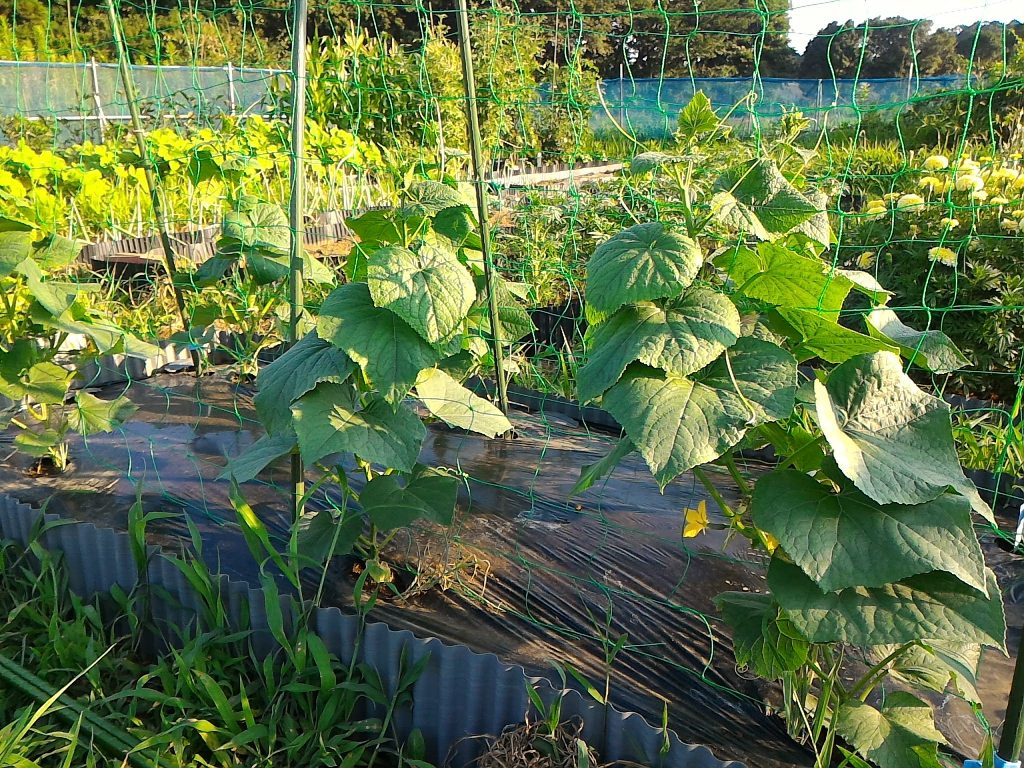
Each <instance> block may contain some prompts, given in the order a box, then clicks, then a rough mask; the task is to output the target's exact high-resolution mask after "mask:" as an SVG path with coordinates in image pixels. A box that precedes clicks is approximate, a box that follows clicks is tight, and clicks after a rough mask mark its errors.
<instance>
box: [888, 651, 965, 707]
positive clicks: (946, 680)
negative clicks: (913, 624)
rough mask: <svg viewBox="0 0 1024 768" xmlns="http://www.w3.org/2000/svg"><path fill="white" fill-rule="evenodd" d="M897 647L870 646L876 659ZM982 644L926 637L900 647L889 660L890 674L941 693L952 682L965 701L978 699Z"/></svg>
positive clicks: (919, 686) (890, 652)
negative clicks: (913, 643)
mask: <svg viewBox="0 0 1024 768" xmlns="http://www.w3.org/2000/svg"><path fill="white" fill-rule="evenodd" d="M897 650H900V646H896V645H879V646H876V647H875V648H873V649H872V653H871V656H872V658H873V659H875V661H882V660H883V659H885V658H888V657H889V656H890V654H893V653H895V652H896V651H897ZM980 663H981V646H980V645H978V644H977V643H950V642H937V641H934V640H929V641H927V642H925V643H922V644H919V645H913V646H911V647H910V648H903V649H902V650H900V654H899V655H898V656H897V657H896V658H895V659H894V660H893V661H892V665H891V666H890V668H889V672H890V674H892V675H893V676H894V677H896V678H898V679H900V680H904V681H906V682H908V683H910V684H911V685H914V686H917V687H918V688H926V689H928V690H930V691H936V692H937V693H944V692H945V691H946V689H947V688H948V687H949V686H950V684H952V685H953V687H954V688H955V689H956V691H957V692H958V693H959V694H960V695H961V696H963V697H964V698H965V699H967V701H970V702H974V703H977V704H980V703H981V697H980V696H979V695H978V690H977V682H978V665H979V664H980Z"/></svg>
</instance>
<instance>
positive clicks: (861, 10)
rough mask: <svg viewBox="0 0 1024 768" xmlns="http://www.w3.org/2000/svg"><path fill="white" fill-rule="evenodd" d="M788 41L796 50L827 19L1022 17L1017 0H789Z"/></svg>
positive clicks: (954, 22) (943, 22) (938, 22)
mask: <svg viewBox="0 0 1024 768" xmlns="http://www.w3.org/2000/svg"><path fill="white" fill-rule="evenodd" d="M790 8H791V10H790V12H789V26H790V35H789V41H790V44H791V45H792V46H793V47H794V48H795V49H796V50H797V51H799V52H800V53H803V50H804V48H806V47H807V43H808V41H809V40H810V39H811V38H812V37H814V34H815V33H816V32H817V31H818V30H819V29H821V28H822V27H824V26H825V25H826V24H828V23H829V22H830V21H840V22H842V21H846V20H847V19H853V20H854V21H855V22H858V23H859V22H862V21H866V20H867V19H871V18H874V17H876V16H905V17H906V18H908V19H914V18H920V19H931V20H932V21H933V22H934V23H935V27H954V26H958V25H960V24H973V23H974V22H976V21H1013V20H1014V19H1024V3H1022V2H1021V0H791V2H790Z"/></svg>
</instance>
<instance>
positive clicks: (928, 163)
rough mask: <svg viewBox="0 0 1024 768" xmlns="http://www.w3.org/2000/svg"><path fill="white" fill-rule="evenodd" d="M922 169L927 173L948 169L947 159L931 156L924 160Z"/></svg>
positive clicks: (943, 156)
mask: <svg viewBox="0 0 1024 768" xmlns="http://www.w3.org/2000/svg"><path fill="white" fill-rule="evenodd" d="M924 167H925V169H926V170H929V171H941V170H942V169H943V168H949V158H948V157H946V156H945V155H932V156H931V157H928V158H925V161H924Z"/></svg>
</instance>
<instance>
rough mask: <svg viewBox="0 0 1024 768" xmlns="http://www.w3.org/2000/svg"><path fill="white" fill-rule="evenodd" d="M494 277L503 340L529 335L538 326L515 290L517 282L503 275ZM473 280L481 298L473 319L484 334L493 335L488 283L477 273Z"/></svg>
mask: <svg viewBox="0 0 1024 768" xmlns="http://www.w3.org/2000/svg"><path fill="white" fill-rule="evenodd" d="M493 277H494V289H495V290H494V295H495V298H497V300H498V329H499V331H500V332H501V340H502V342H503V343H505V344H509V343H513V342H516V341H518V340H519V339H522V338H524V337H525V336H529V335H530V334H531V333H533V332H534V331H535V330H537V328H536V326H534V324H533V320H532V319H531V318H530V313H529V312H527V311H526V310H525V309H524V308H523V307H522V305H521V304H520V303H519V297H518V296H517V294H516V290H515V288H516V285H517V284H516V283H512V282H509V281H508V280H506V279H505V278H503V277H501V275H494V276H493ZM473 281H474V283H475V284H476V289H477V296H478V297H480V298H479V300H478V304H479V306H478V307H477V308H476V309H474V310H473V312H472V315H471V320H473V321H474V322H475V324H476V326H477V328H478V329H479V331H480V332H481V333H482V334H483V335H485V336H488V337H489V336H490V335H491V315H490V308H489V307H488V304H487V301H486V300H485V298H484V297H486V295H487V283H486V281H485V280H484V277H483V275H477V276H476V277H474V278H473Z"/></svg>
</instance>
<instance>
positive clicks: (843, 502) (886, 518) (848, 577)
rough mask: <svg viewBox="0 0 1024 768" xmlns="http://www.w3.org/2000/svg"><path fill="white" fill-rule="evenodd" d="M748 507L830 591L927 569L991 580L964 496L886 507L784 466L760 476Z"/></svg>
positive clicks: (975, 581)
mask: <svg viewBox="0 0 1024 768" xmlns="http://www.w3.org/2000/svg"><path fill="white" fill-rule="evenodd" d="M750 511H751V514H752V515H753V518H754V523H755V524H756V525H757V526H758V527H759V528H762V529H764V530H766V531H768V532H769V533H771V534H772V535H773V536H774V537H775V538H776V539H778V540H779V543H780V544H781V545H782V548H783V549H784V550H785V551H786V554H787V555H789V556H790V557H791V558H792V559H793V561H794V562H795V563H796V564H797V565H799V566H800V567H801V568H802V569H803V571H804V572H805V573H806V574H807V575H808V576H810V577H811V578H812V579H814V581H815V582H817V584H818V586H819V587H821V589H823V590H825V591H826V592H834V591H836V590H839V589H845V588H846V587H881V586H883V585H885V584H888V583H890V582H893V581H899V580H900V579H905V578H907V577H908V576H914V575H916V574H919V573H927V572H928V571H946V572H947V573H950V574H952V575H954V576H956V577H957V578H959V579H960V580H961V581H963V582H964V583H966V584H969V585H971V586H973V587H974V588H975V589H979V590H985V589H986V586H987V585H986V582H985V559H984V557H983V556H982V554H981V547H980V546H979V544H978V539H977V537H976V536H975V535H974V528H973V527H972V525H971V509H970V505H969V504H968V502H967V500H966V499H964V498H962V497H960V496H952V495H949V494H946V495H943V496H940V497H939V498H937V499H935V500H934V501H930V502H926V503H924V504H917V505H915V506H901V505H896V504H887V505H884V506H882V505H879V504H876V503H875V502H874V501H872V500H871V499H869V498H868V497H867V496H865V495H864V494H862V493H860V492H859V491H857V490H854V489H852V488H850V489H847V490H844V491H843V492H841V493H832V492H831V491H829V490H828V489H827V488H826V487H825V486H824V485H822V484H821V483H819V482H818V481H817V480H814V479H813V478H811V477H808V476H807V475H805V474H804V473H803V472H798V471H796V470H784V471H781V472H773V473H772V474H770V475H767V476H765V477H762V478H761V479H760V480H758V481H757V487H756V488H755V490H754V495H753V499H752V500H751V505H750Z"/></svg>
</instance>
